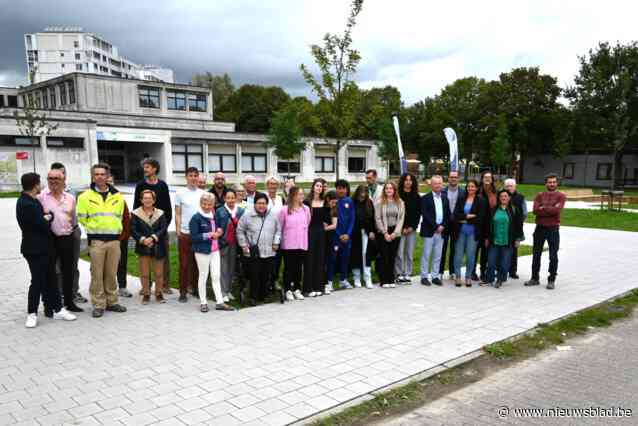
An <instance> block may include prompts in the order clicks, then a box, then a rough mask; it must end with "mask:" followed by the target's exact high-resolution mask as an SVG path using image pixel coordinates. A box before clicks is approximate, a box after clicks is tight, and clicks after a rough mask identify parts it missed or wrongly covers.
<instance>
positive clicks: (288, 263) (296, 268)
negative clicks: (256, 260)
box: [279, 186, 311, 301]
mask: <svg viewBox="0 0 638 426" xmlns="http://www.w3.org/2000/svg"><path fill="white" fill-rule="evenodd" d="M303 199H304V193H303V189H301V188H300V187H298V186H293V187H292V188H290V192H289V193H288V200H287V202H286V207H285V208H283V209H282V210H281V212H279V222H280V226H281V238H282V244H281V249H282V251H283V254H284V290H285V291H286V300H288V301H293V300H303V299H304V297H303V294H301V277H302V270H303V263H304V259H305V257H306V253H307V252H308V228H309V227H310V219H311V217H310V208H309V207H308V206H306V205H305V204H304V203H303Z"/></svg>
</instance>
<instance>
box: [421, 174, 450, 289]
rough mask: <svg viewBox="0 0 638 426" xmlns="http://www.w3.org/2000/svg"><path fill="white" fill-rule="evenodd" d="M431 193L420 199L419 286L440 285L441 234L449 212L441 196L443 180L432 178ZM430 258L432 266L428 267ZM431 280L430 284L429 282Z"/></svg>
mask: <svg viewBox="0 0 638 426" xmlns="http://www.w3.org/2000/svg"><path fill="white" fill-rule="evenodd" d="M430 186H431V187H432V191H431V192H428V193H427V194H425V195H424V196H423V197H421V237H422V238H423V254H422V255H421V284H423V285H430V284H434V285H442V282H441V279H440V278H439V272H440V271H439V268H440V265H441V252H442V250H443V232H444V231H445V229H446V228H447V227H448V222H449V216H448V215H447V214H445V212H447V211H448V210H449V208H450V207H449V203H448V199H447V197H444V196H443V194H441V189H443V178H442V177H441V176H439V175H434V176H432V179H431V180H430ZM430 257H432V259H431V260H432V265H431V266H430ZM430 278H432V282H430Z"/></svg>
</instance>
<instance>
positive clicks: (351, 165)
mask: <svg viewBox="0 0 638 426" xmlns="http://www.w3.org/2000/svg"><path fill="white" fill-rule="evenodd" d="M365 171H366V159H365V158H360V157H349V158H348V172H349V173H363V172H365Z"/></svg>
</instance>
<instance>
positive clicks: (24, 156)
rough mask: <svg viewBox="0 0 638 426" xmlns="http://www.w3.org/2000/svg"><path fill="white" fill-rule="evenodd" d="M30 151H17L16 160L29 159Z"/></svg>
mask: <svg viewBox="0 0 638 426" xmlns="http://www.w3.org/2000/svg"><path fill="white" fill-rule="evenodd" d="M28 159H29V153H28V152H27V151H18V152H16V160H28Z"/></svg>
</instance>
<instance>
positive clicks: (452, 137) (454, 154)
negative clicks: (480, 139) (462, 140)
mask: <svg viewBox="0 0 638 426" xmlns="http://www.w3.org/2000/svg"><path fill="white" fill-rule="evenodd" d="M443 133H444V134H445V139H447V143H448V145H449V146H450V171H451V172H458V171H459V144H458V141H457V139H456V132H455V131H454V129H452V128H451V127H446V128H445V129H443Z"/></svg>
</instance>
